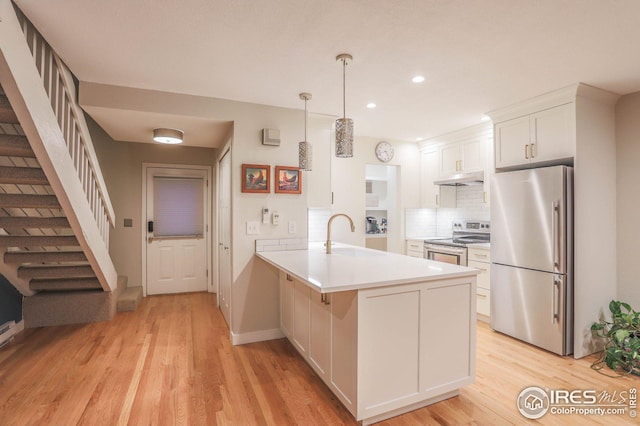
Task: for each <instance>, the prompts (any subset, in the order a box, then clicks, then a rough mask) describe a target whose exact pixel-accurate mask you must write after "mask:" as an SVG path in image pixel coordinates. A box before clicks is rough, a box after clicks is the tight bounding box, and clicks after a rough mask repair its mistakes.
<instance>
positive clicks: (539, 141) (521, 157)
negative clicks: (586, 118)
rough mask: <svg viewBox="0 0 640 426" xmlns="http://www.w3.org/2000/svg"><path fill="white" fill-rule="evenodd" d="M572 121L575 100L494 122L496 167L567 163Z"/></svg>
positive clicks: (572, 136)
mask: <svg viewBox="0 0 640 426" xmlns="http://www.w3.org/2000/svg"><path fill="white" fill-rule="evenodd" d="M575 123H576V114H575V102H570V103H566V104H564V105H558V106H555V107H552V108H547V109H544V110H542V111H538V112H535V113H532V114H527V115H524V116H521V117H517V118H512V119H509V120H506V121H502V122H497V123H495V156H496V157H495V161H496V163H495V166H496V168H506V167H514V166H521V165H525V166H526V165H528V164H542V163H553V162H559V163H562V162H564V163H569V162H571V159H572V158H573V157H574V155H575V149H576V130H575V129H576V125H575Z"/></svg>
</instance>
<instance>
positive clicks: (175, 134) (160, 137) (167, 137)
mask: <svg viewBox="0 0 640 426" xmlns="http://www.w3.org/2000/svg"><path fill="white" fill-rule="evenodd" d="M183 136H184V133H183V131H182V130H178V129H165V128H159V129H153V140H154V141H156V142H159V143H166V144H171V145H175V144H178V143H182V137H183Z"/></svg>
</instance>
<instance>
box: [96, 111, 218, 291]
mask: <svg viewBox="0 0 640 426" xmlns="http://www.w3.org/2000/svg"><path fill="white" fill-rule="evenodd" d="M87 122H88V126H89V131H90V132H91V137H92V138H93V142H94V147H95V150H96V154H97V156H98V158H99V161H100V167H101V168H102V173H103V175H104V179H105V183H106V184H107V188H108V191H109V196H110V197H111V202H112V204H113V209H114V210H115V214H116V226H115V228H114V229H112V230H111V234H110V239H109V252H110V254H111V258H112V260H113V263H114V265H115V267H116V271H118V274H119V275H126V276H127V277H128V278H129V286H139V285H142V282H141V280H142V229H143V224H142V223H141V220H142V163H166V164H189V165H205V166H213V165H214V164H215V159H216V155H217V150H215V149H206V148H193V147H185V146H168V145H154V144H145V143H130V142H116V141H114V140H113V139H111V137H109V135H107V134H106V133H105V132H104V131H103V130H102V128H100V126H98V125H97V124H96V123H95V122H94V121H93V120H92V119H91V118H90V117H87ZM212 177H213V180H214V182H212V183H211V185H210V188H212V187H215V174H213V176H212ZM213 199H214V200H215V198H213ZM125 218H130V219H132V220H133V226H132V227H131V228H125V227H124V219H125ZM211 223H212V225H214V226H213V227H212V229H213V230H215V222H213V221H212V222H211ZM214 278H215V275H214ZM215 285H216V283H215V281H214V282H213V289H215V288H216V287H215ZM213 289H212V290H213Z"/></svg>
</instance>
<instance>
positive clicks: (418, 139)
mask: <svg viewBox="0 0 640 426" xmlns="http://www.w3.org/2000/svg"><path fill="white" fill-rule="evenodd" d="M416 140H417V141H418V142H420V141H421V140H424V138H420V137H418V138H416Z"/></svg>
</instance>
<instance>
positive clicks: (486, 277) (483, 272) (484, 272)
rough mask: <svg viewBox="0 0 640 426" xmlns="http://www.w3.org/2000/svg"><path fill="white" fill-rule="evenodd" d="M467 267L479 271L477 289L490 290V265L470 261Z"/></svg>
mask: <svg viewBox="0 0 640 426" xmlns="http://www.w3.org/2000/svg"><path fill="white" fill-rule="evenodd" d="M468 266H469V267H470V268H476V269H480V273H479V274H478V288H484V289H486V290H489V289H490V288H491V275H490V271H491V265H490V264H489V263H483V262H477V261H473V260H470V261H469V262H468Z"/></svg>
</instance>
